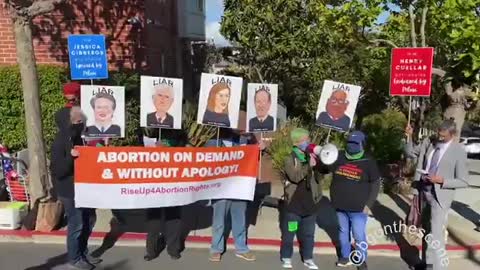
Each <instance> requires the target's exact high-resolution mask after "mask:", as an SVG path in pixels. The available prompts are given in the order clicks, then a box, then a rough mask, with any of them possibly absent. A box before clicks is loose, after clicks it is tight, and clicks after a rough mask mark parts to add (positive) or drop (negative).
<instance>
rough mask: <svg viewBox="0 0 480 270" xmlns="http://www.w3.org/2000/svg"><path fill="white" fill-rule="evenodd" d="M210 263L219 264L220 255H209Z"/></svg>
mask: <svg viewBox="0 0 480 270" xmlns="http://www.w3.org/2000/svg"><path fill="white" fill-rule="evenodd" d="M208 260H209V261H211V262H219V261H221V260H222V254H220V253H212V254H210V258H208Z"/></svg>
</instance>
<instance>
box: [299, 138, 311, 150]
mask: <svg viewBox="0 0 480 270" xmlns="http://www.w3.org/2000/svg"><path fill="white" fill-rule="evenodd" d="M309 145H310V142H309V141H304V142H303V143H301V144H300V145H298V148H299V149H300V150H302V151H303V152H305V151H306V150H307V147H308V146H309Z"/></svg>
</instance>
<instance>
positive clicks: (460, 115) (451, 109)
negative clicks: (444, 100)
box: [443, 103, 467, 138]
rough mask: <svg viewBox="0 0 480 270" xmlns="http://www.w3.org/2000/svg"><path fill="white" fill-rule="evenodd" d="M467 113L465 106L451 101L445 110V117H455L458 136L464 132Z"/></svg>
mask: <svg viewBox="0 0 480 270" xmlns="http://www.w3.org/2000/svg"><path fill="white" fill-rule="evenodd" d="M466 115H467V112H466V111H465V107H464V106H463V105H460V104H454V103H450V105H448V107H447V109H446V110H445V113H444V114H443V116H444V117H445V119H450V118H453V119H454V121H455V124H456V125H457V135H458V136H457V137H458V138H460V136H461V134H462V127H463V123H464V122H465V116H466Z"/></svg>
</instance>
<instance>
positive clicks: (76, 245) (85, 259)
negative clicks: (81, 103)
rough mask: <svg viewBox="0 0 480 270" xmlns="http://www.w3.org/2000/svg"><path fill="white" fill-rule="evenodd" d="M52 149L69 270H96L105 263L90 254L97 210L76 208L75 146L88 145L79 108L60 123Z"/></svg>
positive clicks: (53, 172)
mask: <svg viewBox="0 0 480 270" xmlns="http://www.w3.org/2000/svg"><path fill="white" fill-rule="evenodd" d="M58 120H62V119H57V123H56V124H57V126H58V127H59V129H60V130H59V132H58V133H57V134H56V136H55V139H54V141H53V144H52V149H51V155H52V156H51V165H50V166H51V167H50V169H51V171H52V177H53V179H54V189H55V192H56V193H57V195H58V199H59V200H60V201H61V202H62V204H63V206H64V208H65V214H66V216H67V254H68V260H69V262H68V266H69V267H70V268H69V269H87V270H89V269H93V268H94V266H93V265H94V264H98V263H100V262H101V259H98V258H94V257H92V256H90V255H89V254H88V238H89V237H90V234H91V232H92V229H93V226H94V225H95V222H96V213H95V209H90V208H76V207H75V200H74V198H75V190H74V180H73V176H74V160H75V158H77V157H78V156H79V153H78V151H77V150H75V146H81V145H84V142H83V140H82V132H83V131H84V129H85V117H84V115H83V113H82V111H81V110H80V108H79V107H72V108H71V110H70V119H67V122H65V123H63V122H58Z"/></svg>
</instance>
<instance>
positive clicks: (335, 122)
mask: <svg viewBox="0 0 480 270" xmlns="http://www.w3.org/2000/svg"><path fill="white" fill-rule="evenodd" d="M348 104H349V102H348V95H347V92H346V91H344V90H342V89H334V90H333V92H332V94H331V96H330V98H329V99H328V100H327V105H326V106H325V109H326V111H324V112H321V113H320V115H319V116H318V118H317V123H316V124H317V125H326V126H330V127H332V128H339V129H341V130H344V131H346V130H348V129H349V127H350V117H348V115H346V114H345V112H346V111H347V108H348Z"/></svg>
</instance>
